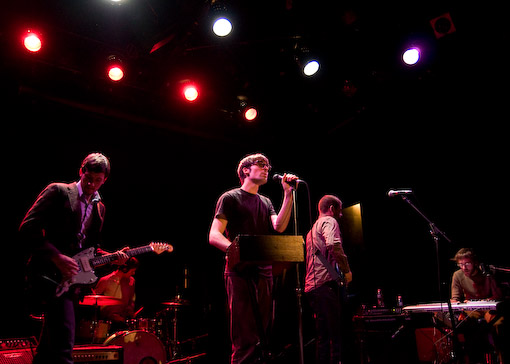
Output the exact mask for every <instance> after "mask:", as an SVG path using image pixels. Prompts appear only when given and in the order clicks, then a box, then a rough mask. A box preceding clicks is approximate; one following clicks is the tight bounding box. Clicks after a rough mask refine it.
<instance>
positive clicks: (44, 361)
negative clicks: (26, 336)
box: [33, 295, 76, 364]
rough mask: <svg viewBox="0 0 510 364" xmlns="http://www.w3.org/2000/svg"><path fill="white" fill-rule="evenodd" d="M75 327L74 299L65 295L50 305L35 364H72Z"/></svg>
mask: <svg viewBox="0 0 510 364" xmlns="http://www.w3.org/2000/svg"><path fill="white" fill-rule="evenodd" d="M75 327H76V320H75V314H74V302H73V299H71V298H69V297H68V296H67V295H64V296H62V297H59V298H57V299H55V300H53V301H52V302H51V303H48V304H47V305H46V307H45V308H44V324H43V328H42V332H41V337H40V341H39V345H38V346H37V352H36V355H35V356H34V361H33V364H72V363H73V358H72V354H73V347H74V333H75Z"/></svg>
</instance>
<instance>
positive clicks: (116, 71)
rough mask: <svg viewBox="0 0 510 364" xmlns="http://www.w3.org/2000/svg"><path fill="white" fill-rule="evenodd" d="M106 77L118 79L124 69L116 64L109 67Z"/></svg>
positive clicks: (121, 76)
mask: <svg viewBox="0 0 510 364" xmlns="http://www.w3.org/2000/svg"><path fill="white" fill-rule="evenodd" d="M108 77H110V79H111V80H112V81H120V80H122V78H123V77H124V71H122V68H120V67H117V66H113V67H110V68H109V70H108Z"/></svg>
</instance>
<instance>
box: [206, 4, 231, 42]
mask: <svg viewBox="0 0 510 364" xmlns="http://www.w3.org/2000/svg"><path fill="white" fill-rule="evenodd" d="M209 17H210V19H211V23H212V31H213V33H214V34H216V36H218V37H226V36H227V35H229V34H230V33H231V32H232V28H233V24H232V21H231V20H230V19H229V14H228V10H227V7H226V6H225V4H224V3H223V1H222V0H212V1H211V7H210V9H209Z"/></svg>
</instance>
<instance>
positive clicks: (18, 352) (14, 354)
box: [0, 348, 35, 364]
mask: <svg viewBox="0 0 510 364" xmlns="http://www.w3.org/2000/svg"><path fill="white" fill-rule="evenodd" d="M34 351H35V348H33V349H12V350H1V351H0V364H32V359H33V358H34Z"/></svg>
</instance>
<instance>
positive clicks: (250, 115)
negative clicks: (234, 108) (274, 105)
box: [243, 107, 258, 121]
mask: <svg viewBox="0 0 510 364" xmlns="http://www.w3.org/2000/svg"><path fill="white" fill-rule="evenodd" d="M257 114H258V112H257V109H255V108H254V107H249V108H247V109H246V110H245V111H244V113H243V115H244V118H245V119H246V120H247V121H253V120H255V119H256V118H257Z"/></svg>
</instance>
